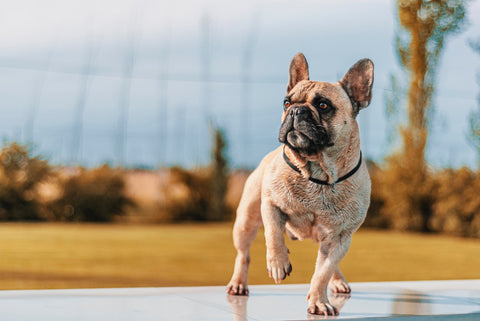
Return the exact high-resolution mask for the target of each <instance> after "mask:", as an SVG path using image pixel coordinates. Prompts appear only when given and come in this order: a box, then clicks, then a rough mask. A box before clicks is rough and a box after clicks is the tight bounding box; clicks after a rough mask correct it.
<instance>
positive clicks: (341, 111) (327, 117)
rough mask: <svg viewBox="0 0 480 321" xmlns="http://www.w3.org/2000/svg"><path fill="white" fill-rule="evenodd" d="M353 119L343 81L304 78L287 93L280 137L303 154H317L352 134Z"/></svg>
mask: <svg viewBox="0 0 480 321" xmlns="http://www.w3.org/2000/svg"><path fill="white" fill-rule="evenodd" d="M354 123H355V118H354V112H353V108H352V104H351V102H350V98H349V97H348V95H347V93H346V92H345V90H344V89H343V88H342V86H341V85H340V84H338V83H337V84H332V83H326V82H317V81H310V80H302V81H300V82H298V83H297V84H296V85H295V87H293V89H291V90H290V91H289V92H288V93H287V96H286V97H285V100H284V112H283V115H282V125H281V128H280V133H279V137H278V138H279V141H280V142H281V143H284V144H286V145H287V146H289V147H291V148H292V149H294V150H296V151H297V152H299V153H300V154H303V155H304V156H309V155H315V154H317V152H319V151H322V150H324V149H325V148H328V147H332V146H335V144H341V143H342V140H343V139H347V138H349V137H350V133H351V131H352V128H353V127H355V126H353V125H354Z"/></svg>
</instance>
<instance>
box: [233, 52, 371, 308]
mask: <svg viewBox="0 0 480 321" xmlns="http://www.w3.org/2000/svg"><path fill="white" fill-rule="evenodd" d="M373 69H374V66H373V63H372V61H371V60H369V59H362V60H359V61H358V62H357V63H356V64H354V65H353V66H352V67H351V68H350V69H349V70H348V72H347V73H346V74H345V76H344V77H343V78H342V79H341V80H340V81H339V82H337V83H327V82H318V81H311V80H310V79H309V71H308V64H307V60H306V59H305V56H304V55H303V54H302V53H298V54H297V55H296V56H295V57H294V58H293V59H292V61H291V63H290V70H289V81H288V86H287V95H286V97H285V99H284V103H283V105H284V106H283V108H284V110H283V114H282V118H281V121H282V122H281V127H280V133H279V141H280V143H281V145H280V146H279V147H278V148H277V149H276V150H274V151H273V152H271V153H270V154H268V155H267V156H265V158H264V159H263V160H262V161H261V163H260V165H259V166H258V167H257V168H256V169H255V170H254V171H253V172H252V173H251V175H250V176H249V178H248V179H247V181H246V183H245V187H244V191H243V194H242V197H241V200H240V203H239V206H238V209H237V214H236V219H235V224H234V229H233V241H234V245H235V248H236V250H237V256H236V259H235V267H234V273H233V276H232V278H231V281H230V283H229V284H228V285H227V293H228V294H230V295H248V293H249V291H248V285H247V278H248V266H249V263H250V245H251V244H252V242H253V241H254V239H255V237H256V234H257V231H258V229H259V228H260V227H261V226H262V223H263V226H264V230H265V240H266V247H267V270H268V273H269V276H270V277H271V278H273V280H274V281H275V283H277V284H278V283H280V282H281V281H282V280H284V279H285V278H286V277H287V276H288V275H290V273H291V272H292V265H291V264H290V261H289V257H288V254H289V250H288V249H287V247H286V245H285V238H284V232H286V234H287V235H288V236H289V237H290V238H291V239H298V240H303V239H306V238H311V239H313V241H314V242H315V243H320V245H319V251H318V257H317V261H316V265H315V272H314V274H313V277H312V280H311V283H310V290H309V293H308V296H307V301H308V310H307V311H308V312H309V313H311V314H321V315H338V309H337V308H336V307H334V306H333V305H332V304H330V303H329V301H328V297H327V287H328V288H330V290H331V291H332V292H335V293H350V292H351V289H350V286H349V285H348V283H347V281H346V280H345V277H344V276H343V274H342V272H341V271H340V269H339V268H338V264H339V262H340V261H341V260H342V259H343V257H344V256H345V255H346V253H347V251H348V249H349V246H350V241H351V237H352V234H353V233H354V232H355V231H356V230H357V229H358V228H359V227H360V225H361V224H362V223H363V221H364V219H365V216H366V213H367V209H368V206H369V204H370V190H371V184H370V177H369V174H368V170H367V165H366V163H365V161H364V160H363V159H362V154H361V151H360V137H359V129H358V124H357V121H356V117H357V115H358V113H359V112H360V110H361V109H363V108H365V107H367V106H368V105H369V104H370V101H371V97H372V85H373Z"/></svg>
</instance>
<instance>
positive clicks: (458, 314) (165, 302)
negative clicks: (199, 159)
mask: <svg viewBox="0 0 480 321" xmlns="http://www.w3.org/2000/svg"><path fill="white" fill-rule="evenodd" d="M350 285H351V287H352V294H351V296H350V297H349V296H345V295H339V296H332V297H331V302H332V303H333V304H334V305H336V306H337V307H338V308H340V315H339V316H338V317H329V318H328V319H343V320H349V319H368V320H452V321H453V320H455V321H456V320H459V321H463V320H480V280H461V281H425V282H383V283H351V284H350ZM307 291H308V284H298V285H262V286H250V293H251V294H250V296H249V297H235V296H228V295H227V294H226V293H225V288H224V287H190V288H188V287H187V288H185V287H184V288H127V289H83V290H32V291H0V320H2V321H10V320H11V321H20V320H29V321H30V320H48V321H56V320H62V321H65V320H68V321H76V320H91V321H93V320H99V321H100V320H101V321H106V320H112V321H113V320H115V321H119V320H141V321H146V320H155V321H159V320H189V321H192V320H202V321H213V320H236V321H237V320H238V321H240V320H264V321H268V320H312V319H320V320H321V319H325V318H324V317H320V316H312V315H309V314H308V313H307V312H306V311H307V303H306V301H305V298H306V295H307Z"/></svg>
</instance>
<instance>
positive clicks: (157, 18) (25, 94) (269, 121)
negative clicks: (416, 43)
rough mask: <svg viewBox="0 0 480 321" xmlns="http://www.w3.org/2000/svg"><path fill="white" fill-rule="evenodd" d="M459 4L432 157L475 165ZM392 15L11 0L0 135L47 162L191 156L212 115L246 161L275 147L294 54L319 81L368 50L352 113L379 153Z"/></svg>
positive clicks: (337, 6) (322, 7) (364, 10)
mask: <svg viewBox="0 0 480 321" xmlns="http://www.w3.org/2000/svg"><path fill="white" fill-rule="evenodd" d="M467 12H468V20H469V22H468V23H467V24H466V26H465V28H463V31H462V33H460V34H458V35H455V36H451V37H449V38H447V40H446V44H445V47H444V51H443V53H442V56H441V59H440V66H439V70H438V73H437V76H438V78H437V84H436V85H437V86H436V94H435V98H434V113H433V115H432V119H431V121H430V125H431V132H430V136H429V143H428V144H429V145H428V148H427V159H428V161H429V163H430V164H431V165H432V166H434V167H444V166H454V167H460V166H464V165H467V166H471V167H474V166H476V164H477V153H476V151H475V149H474V148H472V146H471V145H470V144H469V142H468V140H467V133H468V115H469V113H470V112H471V111H472V110H474V109H475V108H480V107H478V104H477V99H476V97H477V95H478V94H479V92H480V86H479V84H478V83H477V82H476V74H478V73H480V56H479V55H478V54H475V53H474V52H473V51H472V50H471V49H470V48H469V46H468V45H467V42H468V40H469V39H478V38H480V19H478V18H477V17H479V16H480V1H478V0H477V1H472V2H470V5H469V6H468V9H467ZM476 18H477V19H476ZM396 24H397V23H396V20H395V10H394V3H393V2H392V1H384V0H372V1H366V0H339V1H303V0H300V1H266V0H264V1H259V0H255V1H253V0H252V1H250V0H248V1H241V2H240V1H235V2H233V1H194V0H179V1H147V0H144V1H127V0H116V1H110V0H104V1H93V0H84V1H47V0H40V1H38V0H37V1H22V0H20V1H10V2H7V3H3V4H2V10H1V11H0V97H2V100H1V102H0V110H1V111H2V117H0V137H2V138H3V141H4V142H8V141H12V140H17V141H20V142H22V143H31V144H32V146H33V148H34V151H35V152H36V153H38V154H41V155H44V156H45V157H47V158H48V159H49V160H51V161H52V162H53V163H56V164H81V165H84V166H98V165H100V164H102V163H104V162H107V163H109V164H112V165H125V166H130V167H148V168H154V167H157V166H162V165H168V166H171V165H183V166H188V167H191V166H201V165H204V164H206V163H207V162H208V159H209V150H210V148H211V128H212V127H214V126H217V127H219V128H221V129H223V131H224V132H225V134H226V138H227V142H228V150H227V154H228V157H229V160H230V163H231V165H232V166H234V167H250V168H252V167H254V166H255V165H256V164H257V163H258V162H259V161H260V160H261V158H262V157H263V156H264V155H265V154H266V153H268V152H269V151H271V150H273V149H274V148H276V146H278V140H277V137H278V129H279V128H280V116H281V112H282V101H283V97H284V95H285V91H286V84H287V81H288V65H289V62H290V59H291V58H292V57H293V56H294V55H295V54H296V53H297V52H303V53H304V54H305V56H306V58H307V60H308V62H309V66H310V77H311V79H314V80H320V81H329V82H336V81H338V80H339V79H340V78H341V77H342V76H343V74H344V73H345V72H346V71H347V70H348V68H349V67H350V66H351V65H353V64H354V63H355V62H356V61H357V60H359V59H361V58H365V57H367V58H370V59H372V60H373V62H374V64H375V83H374V88H373V93H374V95H373V100H372V103H371V105H370V106H369V107H368V108H367V109H365V110H363V111H362V112H361V113H360V115H359V118H358V122H359V124H360V130H361V139H362V149H363V152H364V155H366V157H369V158H371V159H374V160H376V161H379V162H381V161H382V159H383V158H384V157H385V156H386V155H388V154H389V153H391V152H392V151H393V150H394V149H395V148H396V147H397V146H398V140H395V137H397V136H398V135H397V134H396V131H395V130H394V129H395V127H394V126H393V125H392V124H391V123H389V122H388V121H387V119H386V116H385V95H386V94H388V93H389V90H390V86H389V78H390V75H391V74H392V73H395V74H397V75H401V70H400V68H399V65H398V62H397V57H396V53H395V47H394V35H395V30H396V28H397V27H396ZM398 108H399V110H400V111H402V110H404V109H405V106H404V104H399V106H398ZM389 135H393V138H394V141H393V142H390V141H389V139H388V137H389ZM395 141H397V143H395Z"/></svg>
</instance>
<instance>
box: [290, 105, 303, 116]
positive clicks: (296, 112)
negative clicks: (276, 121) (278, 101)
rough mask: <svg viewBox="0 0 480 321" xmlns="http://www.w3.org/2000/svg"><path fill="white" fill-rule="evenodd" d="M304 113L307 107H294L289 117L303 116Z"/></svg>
mask: <svg viewBox="0 0 480 321" xmlns="http://www.w3.org/2000/svg"><path fill="white" fill-rule="evenodd" d="M306 112H307V107H305V106H297V107H294V108H292V109H291V110H290V115H291V116H297V115H301V114H305V113H306Z"/></svg>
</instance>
